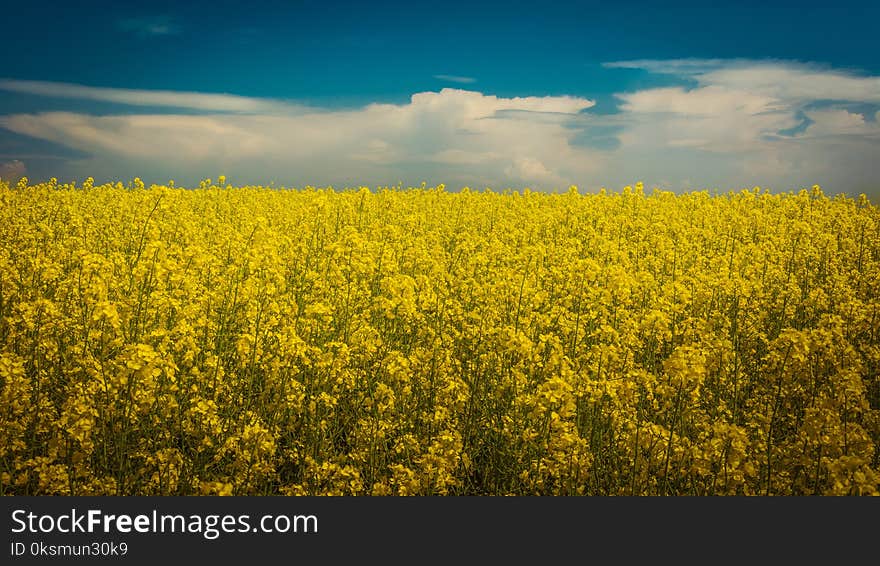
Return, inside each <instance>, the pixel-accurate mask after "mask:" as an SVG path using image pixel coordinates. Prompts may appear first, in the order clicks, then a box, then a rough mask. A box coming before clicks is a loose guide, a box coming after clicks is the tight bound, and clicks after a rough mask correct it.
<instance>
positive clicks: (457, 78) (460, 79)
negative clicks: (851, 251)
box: [434, 75, 477, 84]
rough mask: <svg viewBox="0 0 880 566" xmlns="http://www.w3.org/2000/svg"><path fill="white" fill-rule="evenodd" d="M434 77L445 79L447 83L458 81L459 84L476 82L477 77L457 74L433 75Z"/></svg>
mask: <svg viewBox="0 0 880 566" xmlns="http://www.w3.org/2000/svg"><path fill="white" fill-rule="evenodd" d="M434 78H435V79H437V80H438V81H445V82H449V83H459V84H473V83H475V82H477V79H475V78H473V77H460V76H458V75H434Z"/></svg>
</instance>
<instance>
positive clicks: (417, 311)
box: [0, 179, 880, 495]
mask: <svg viewBox="0 0 880 566" xmlns="http://www.w3.org/2000/svg"><path fill="white" fill-rule="evenodd" d="M0 486H2V487H0V492H2V494H6V495H11V494H20V495H24V494H58V495H89V494H124V495H134V494H237V495H246V494H247V495H259V494H291V495H297V494H322V495H323V494H337V495H370V494H372V495H430V494H437V495H458V494H474V495H487V494H491V495H494V494H499V495H500V494H566V495H567V494H584V495H617V494H620V495H630V494H635V495H654V494H670V495H681V494H694V495H723V494H757V495H764V494H782V495H800V494H872V495H876V494H878V490H880V211H878V208H877V207H876V206H874V205H873V204H871V203H870V202H869V201H868V200H867V199H866V198H864V197H860V198H857V199H853V198H847V197H844V196H838V197H834V198H829V197H827V196H825V195H823V194H822V192H821V189H819V188H818V187H813V189H812V190H801V191H800V192H790V193H782V194H771V193H770V192H768V191H762V190H760V189H757V188H756V189H754V190H743V191H741V192H731V193H726V194H710V193H709V192H692V193H688V194H683V195H674V194H672V193H669V192H663V191H659V190H653V191H645V190H644V189H643V187H642V185H641V184H637V185H635V186H634V187H626V188H625V189H624V190H623V191H621V192H613V193H611V192H609V193H606V192H604V191H603V192H602V193H601V194H589V195H581V194H578V192H577V190H576V189H575V188H572V190H570V191H569V192H568V193H565V194H544V193H536V192H530V191H528V190H524V191H506V192H503V193H499V192H493V191H490V190H485V191H473V190H468V189H464V190H462V191H460V192H454V193H453V192H447V191H446V190H444V188H443V187H442V186H438V187H424V186H423V187H421V188H409V189H400V188H386V189H380V190H375V191H370V190H368V189H366V188H361V189H359V190H355V189H350V190H339V191H337V190H332V189H331V188H324V189H321V188H313V187H307V188H305V189H302V190H292V189H290V190H288V189H270V188H264V187H250V186H247V187H231V186H229V185H228V184H226V183H225V180H223V181H220V182H219V183H218V184H216V185H215V184H214V183H212V182H211V181H210V180H206V181H205V182H203V183H202V184H201V186H200V187H199V188H195V189H181V188H175V187H174V186H173V184H172V183H169V186H151V187H145V186H144V184H143V183H142V182H141V181H140V180H137V179H136V180H135V181H134V182H133V183H132V184H130V185H129V186H123V185H122V184H121V183H116V184H107V185H101V186H95V185H94V181H93V180H92V179H88V180H87V181H86V182H85V183H84V184H83V185H80V186H77V185H75V184H59V183H58V182H57V181H55V180H54V179H53V180H52V181H51V182H49V183H42V184H37V185H28V183H27V181H26V180H23V181H22V182H20V183H18V185H16V186H9V185H7V184H3V183H0Z"/></svg>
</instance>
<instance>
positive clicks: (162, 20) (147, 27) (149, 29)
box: [116, 16, 181, 37]
mask: <svg viewBox="0 0 880 566" xmlns="http://www.w3.org/2000/svg"><path fill="white" fill-rule="evenodd" d="M116 27H117V28H119V29H120V30H121V31H124V32H129V33H134V34H135V35H137V36H139V37H154V36H163V35H177V34H179V33H180V31H181V29H180V26H179V25H177V24H176V23H174V22H173V21H172V20H171V18H170V17H168V16H144V17H139V18H122V19H120V20H117V22H116Z"/></svg>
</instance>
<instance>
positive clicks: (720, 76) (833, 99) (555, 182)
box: [0, 59, 880, 198]
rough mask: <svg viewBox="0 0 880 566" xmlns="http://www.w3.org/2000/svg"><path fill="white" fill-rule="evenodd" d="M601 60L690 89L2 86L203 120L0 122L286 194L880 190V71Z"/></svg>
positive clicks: (74, 167) (128, 172)
mask: <svg viewBox="0 0 880 566" xmlns="http://www.w3.org/2000/svg"><path fill="white" fill-rule="evenodd" d="M605 66H607V67H613V68H630V69H642V70H645V71H648V72H650V73H658V74H665V75H672V76H674V77H677V78H680V79H681V82H682V85H683V86H677V87H668V86H667V87H663V88H649V89H642V90H638V91H633V92H620V93H618V94H617V95H616V98H617V101H618V105H619V106H618V109H617V110H618V111H617V112H616V113H611V114H607V113H606V114H595V113H593V112H591V109H592V108H593V106H594V102H593V101H592V100H590V99H588V98H584V97H580V96H528V97H510V98H505V97H498V96H493V95H490V94H485V93H481V92H477V91H473V90H462V89H453V88H444V89H442V90H440V91H439V92H421V93H416V94H414V95H412V97H411V98H410V100H409V101H408V102H406V103H404V104H379V103H377V104H369V105H366V106H363V107H360V108H356V109H344V110H340V109H327V108H314V107H308V106H304V105H300V104H296V103H291V102H285V101H278V100H267V99H259V98H249V97H241V96H235V95H226V94H203V93H191V92H189V93H185V92H170V91H142V90H129V89H107V88H94V87H87V86H81V85H68V84H61V83H50V82H34V81H13V80H3V81H0V89H2V90H14V91H16V92H22V93H28V94H32V95H38V96H52V97H64V98H80V99H86V100H93V101H103V102H115V103H118V104H124V105H131V106H150V107H155V108H168V109H174V108H178V109H195V110H199V111H201V112H203V113H202V114H199V115H183V114H179V113H174V112H172V111H171V110H169V111H168V112H161V113H151V114H148V115H144V114H131V113H129V114H126V113H117V114H113V115H101V116H99V115H91V114H84V113H66V112H44V113H33V114H15V115H6V116H0V127H2V128H5V129H6V130H9V131H11V132H14V133H16V134H20V135H25V136H31V137H33V138H38V139H41V140H47V141H50V142H54V143H57V144H61V145H64V146H67V147H70V148H73V149H75V150H78V151H79V152H82V153H83V154H86V155H88V156H90V157H88V158H86V159H81V160H78V161H70V162H68V163H67V164H66V165H65V168H66V169H65V172H64V173H59V174H56V175H55V176H59V178H60V176H61V174H69V175H71V176H78V177H82V176H87V175H92V176H94V177H96V179H97V178H99V177H100V176H103V177H107V178H114V177H122V178H130V177H132V176H134V175H138V176H141V177H143V178H145V179H149V178H153V179H155V180H156V181H162V180H166V179H168V178H174V179H176V180H178V181H183V182H193V181H195V180H197V179H200V178H203V177H208V176H215V175H219V174H221V173H224V174H226V175H227V176H228V177H229V178H230V179H231V180H233V181H235V180H239V181H241V182H243V183H257V182H260V183H264V182H270V181H274V182H276V183H278V184H285V185H287V186H303V185H305V184H313V185H334V186H343V185H361V184H365V185H368V186H377V185H387V184H396V183H397V182H404V183H413V184H418V183H419V182H420V181H422V180H424V181H427V182H429V183H440V182H443V183H446V184H447V185H448V186H451V187H456V186H464V185H467V186H471V187H482V186H491V187H493V188H504V187H508V186H510V187H525V186H529V187H532V188H538V189H545V190H554V189H564V188H567V186H568V185H569V184H577V185H579V186H581V187H583V188H585V189H588V190H596V189H598V188H599V187H600V186H606V187H610V188H619V187H621V186H623V185H625V184H630V183H632V182H635V181H637V180H643V181H644V182H645V183H646V184H648V185H649V186H650V185H657V186H662V187H663V188H667V189H673V190H679V189H702V188H718V189H720V190H727V189H737V188H743V187H751V186H755V185H760V186H764V187H769V188H772V189H774V190H791V189H797V188H800V187H802V186H810V185H812V184H814V183H819V184H821V185H822V186H823V187H824V188H825V189H826V190H827V191H829V192H831V193H837V192H847V193H849V194H857V193H859V192H865V193H867V194H869V196H872V198H875V197H877V196H880V195H878V193H880V191H878V189H880V183H878V182H877V180H876V179H877V177H878V167H877V164H876V161H877V160H876V156H877V155H878V154H880V153H878V151H880V127H878V117H880V116H878V111H880V77H876V76H865V75H860V74H857V73H854V72H850V71H843V70H837V69H829V68H825V67H821V66H818V65H811V64H805V63H799V62H786V61H748V60H703V59H688V60H672V61H653V60H641V61H618V62H611V63H607V64H606V65H605ZM436 78H440V76H439V75H438V76H437V77H436ZM444 78H445V80H452V79H454V78H457V79H463V78H465V77H444ZM459 82H461V81H459Z"/></svg>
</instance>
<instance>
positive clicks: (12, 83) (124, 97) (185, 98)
mask: <svg viewBox="0 0 880 566" xmlns="http://www.w3.org/2000/svg"><path fill="white" fill-rule="evenodd" d="M0 90H5V91H11V92H21V93H25V94H33V95H37V96H46V97H53V98H74V99H81V100H93V101H96V102H113V103H117V104H125V105H128V106H159V107H170V108H180V109H191V110H203V111H210V112H240V113H252V114H257V113H276V112H292V111H297V110H298V109H299V108H300V107H298V106H297V105H294V104H289V103H286V102H283V101H276V100H271V99H265V98H250V97H246V96H237V95H233V94H205V93H198V92H180V91H166V90H137V89H127V88H99V87H90V86H83V85H78V84H70V83H56V82H48V81H19V80H10V79H0Z"/></svg>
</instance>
